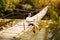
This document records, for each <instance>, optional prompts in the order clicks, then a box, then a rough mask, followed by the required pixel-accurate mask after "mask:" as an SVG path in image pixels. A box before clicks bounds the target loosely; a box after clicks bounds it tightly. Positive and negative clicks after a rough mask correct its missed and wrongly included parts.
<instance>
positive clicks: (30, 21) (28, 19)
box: [26, 13, 35, 33]
mask: <svg viewBox="0 0 60 40" xmlns="http://www.w3.org/2000/svg"><path fill="white" fill-rule="evenodd" d="M31 16H32V14H31V13H29V15H28V17H27V18H26V22H27V23H28V26H33V32H34V33H35V24H34V21H35V20H34V19H32V18H31Z"/></svg>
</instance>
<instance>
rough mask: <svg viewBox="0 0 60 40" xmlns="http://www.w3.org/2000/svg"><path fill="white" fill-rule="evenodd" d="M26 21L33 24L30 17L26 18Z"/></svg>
mask: <svg viewBox="0 0 60 40" xmlns="http://www.w3.org/2000/svg"><path fill="white" fill-rule="evenodd" d="M26 21H28V22H29V23H33V24H34V19H32V18H31V17H27V18H26Z"/></svg>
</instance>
